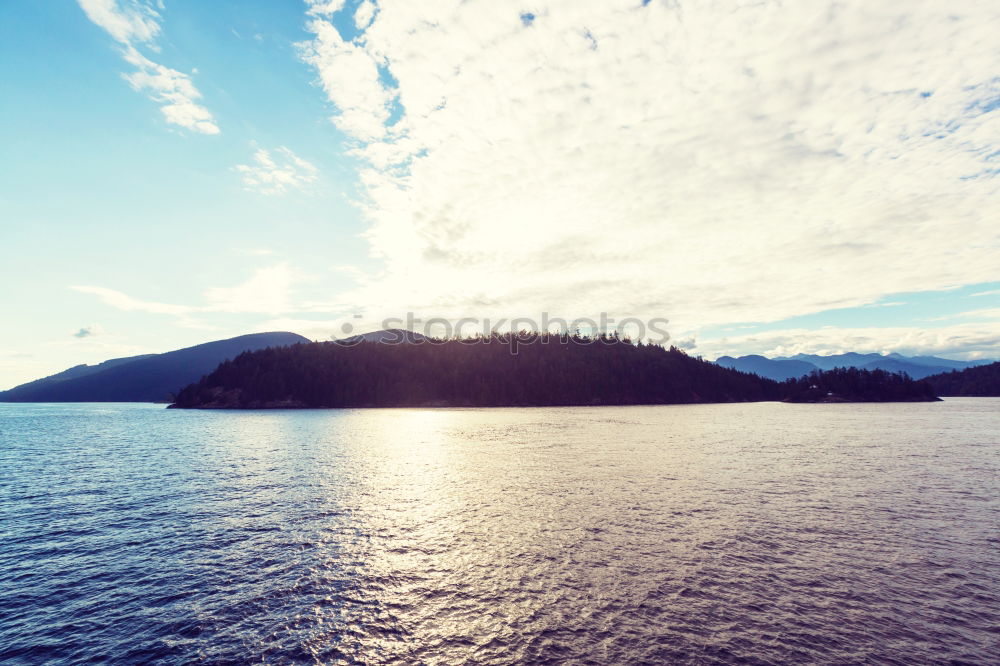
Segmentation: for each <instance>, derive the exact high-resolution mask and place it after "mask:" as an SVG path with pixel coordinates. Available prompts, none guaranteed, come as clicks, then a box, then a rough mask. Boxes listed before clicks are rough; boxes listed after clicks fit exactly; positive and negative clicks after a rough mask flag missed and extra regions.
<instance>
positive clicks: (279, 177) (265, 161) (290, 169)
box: [235, 146, 317, 195]
mask: <svg viewBox="0 0 1000 666" xmlns="http://www.w3.org/2000/svg"><path fill="white" fill-rule="evenodd" d="M253 161H254V164H238V165H236V167H235V169H236V171H238V172H239V173H241V174H243V186H244V187H245V188H246V189H247V190H251V191H255V192H260V193H261V194H267V195H275V194H284V193H285V192H286V191H288V189H289V188H296V189H303V188H305V187H306V186H308V185H309V184H310V183H314V182H316V171H317V170H316V167H315V166H314V165H313V164H311V163H309V162H307V161H305V160H304V159H302V158H300V157H298V156H297V155H296V154H295V153H293V152H292V151H291V150H290V149H288V148H286V147H284V146H279V147H278V149H277V150H276V151H275V154H272V153H271V152H270V151H268V150H265V149H263V148H259V149H258V150H257V151H256V152H255V153H254V155H253Z"/></svg>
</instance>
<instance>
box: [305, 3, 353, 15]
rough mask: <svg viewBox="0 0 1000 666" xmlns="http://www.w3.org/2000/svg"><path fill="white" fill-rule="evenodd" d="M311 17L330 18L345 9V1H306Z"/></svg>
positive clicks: (307, 11) (307, 10)
mask: <svg viewBox="0 0 1000 666" xmlns="http://www.w3.org/2000/svg"><path fill="white" fill-rule="evenodd" d="M306 5H307V8H306V13H307V14H309V15H310V16H330V15H332V14H334V13H335V12H339V11H340V10H341V9H343V8H344V0H306Z"/></svg>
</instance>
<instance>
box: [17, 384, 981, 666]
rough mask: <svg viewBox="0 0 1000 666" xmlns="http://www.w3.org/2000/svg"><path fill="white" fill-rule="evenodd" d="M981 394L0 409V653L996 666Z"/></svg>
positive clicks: (119, 658) (261, 659)
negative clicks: (927, 398) (580, 404)
mask: <svg viewBox="0 0 1000 666" xmlns="http://www.w3.org/2000/svg"><path fill="white" fill-rule="evenodd" d="M998 479H1000V400H996V399H987V398H981V399H952V400H947V401H945V402H942V403H916V404H884V405H786V404H780V403H757V404H741V405H697V406H662V407H635V408H631V407H624V408H623V407H595V408H559V409H549V408H540V409H434V410H430V409H428V410H420V409H412V410H411V409H400V410H329V411H272V412H203V411H178V410H166V409H163V407H162V406H160V405H137V404H64V405H43V404H36V405H14V404H0V662H3V663H12V664H19V663H24V664H40V663H58V664H83V663H122V664H140V663H141V664H191V663H205V664H246V663H268V664H300V663H301V664H310V663H360V664H388V663H393V664H407V665H409V664H524V663H553V664H554V663H572V664H640V663H665V664H673V663H679V664H684V663H691V664H736V663H739V664H778V663H782V664H788V663H820V664H854V663H880V664H881V663H886V664H921V663H953V664H958V663H969V664H987V663H994V664H995V663H1000V632H998V626H1000V489H998V483H1000V482H998Z"/></svg>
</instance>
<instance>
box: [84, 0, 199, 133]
mask: <svg viewBox="0 0 1000 666" xmlns="http://www.w3.org/2000/svg"><path fill="white" fill-rule="evenodd" d="M77 1H78V2H79V4H80V7H81V8H83V11H84V13H86V15H87V18H89V19H90V20H91V21H92V22H93V23H95V24H96V25H98V26H99V27H101V28H103V29H104V30H105V31H106V32H107V33H108V34H109V35H111V37H113V38H114V39H115V41H117V42H119V43H120V44H121V45H122V57H123V58H124V59H125V61H126V62H128V63H129V64H130V65H133V66H135V68H136V71H135V72H133V73H131V74H125V75H123V76H124V78H125V80H126V81H128V82H129V84H130V85H131V86H132V88H133V89H134V90H136V91H138V92H143V93H145V94H146V96H147V97H149V99H151V100H153V101H154V102H156V103H158V104H160V111H161V112H162V113H163V116H164V119H165V120H166V121H167V122H168V123H170V124H173V125H178V126H180V127H184V128H186V129H189V130H191V131H193V132H200V133H201V134H218V133H219V127H218V125H216V123H215V119H214V117H213V116H212V113H211V112H210V111H209V110H208V109H206V108H205V107H204V106H202V105H201V104H199V103H198V101H197V100H199V99H201V93H200V92H199V91H198V89H197V88H196V87H195V85H194V83H192V81H191V76H190V75H188V74H185V73H184V72H179V71H177V70H176V69H171V68H169V67H165V66H163V65H161V64H159V63H156V62H153V61H152V60H150V59H149V58H147V57H146V56H144V55H142V54H141V53H140V52H139V47H140V46H143V45H145V46H147V47H148V48H150V49H152V50H154V51H155V50H158V49H157V47H156V45H155V43H154V39H155V38H156V37H157V36H158V35H159V33H160V15H159V13H157V11H156V10H155V9H153V7H152V6H150V4H148V3H146V2H141V1H140V0H77Z"/></svg>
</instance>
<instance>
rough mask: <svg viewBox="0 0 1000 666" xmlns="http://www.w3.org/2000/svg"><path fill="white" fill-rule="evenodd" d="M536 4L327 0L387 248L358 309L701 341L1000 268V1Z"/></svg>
mask: <svg viewBox="0 0 1000 666" xmlns="http://www.w3.org/2000/svg"><path fill="white" fill-rule="evenodd" d="M338 7H339V3H338ZM530 9H531V14H533V15H534V19H533V20H532V21H530V26H525V25H524V21H523V20H522V18H521V14H522V13H524V11H525V8H524V6H523V5H522V4H519V3H514V2H507V1H503V0H498V1H497V2H491V3H454V2H443V1H442V2H428V3H412V2H403V1H401V0H396V1H391V0H384V1H382V2H380V3H379V8H378V13H377V14H376V15H375V16H374V18H373V20H372V21H371V23H370V25H369V26H368V27H367V29H366V30H365V31H364V32H363V33H362V34H361V36H359V37H357V38H356V39H353V40H350V41H348V40H345V39H344V38H343V36H342V35H341V34H340V33H339V32H338V31H337V29H336V27H335V26H334V25H333V24H332V23H331V22H330V21H327V20H325V19H324V18H322V16H328V15H329V12H327V11H326V10H323V11H322V12H321V11H320V10H318V9H316V5H313V8H312V9H311V10H310V11H311V15H310V18H309V19H308V23H307V28H308V29H309V30H310V31H311V32H312V33H313V35H314V37H313V39H312V40H311V41H309V42H308V43H306V44H304V45H302V47H301V55H302V57H303V59H304V60H305V61H306V62H307V63H308V64H309V65H311V66H312V67H314V68H315V70H316V72H317V73H318V75H319V78H320V81H321V83H322V87H323V90H324V92H325V94H326V96H327V98H328V100H329V101H330V102H331V103H332V104H333V105H334V106H335V107H336V108H337V110H338V111H339V114H338V115H337V116H335V117H334V122H335V123H336V124H337V126H338V127H339V128H340V129H341V130H342V131H344V132H345V133H347V134H348V135H349V136H350V137H351V138H353V139H354V140H355V141H356V142H357V144H356V145H357V147H356V149H355V152H354V154H355V155H356V156H357V157H359V158H360V159H362V160H363V161H366V163H367V167H366V168H364V169H363V170H362V172H361V175H360V181H361V185H362V187H363V189H364V197H363V198H362V200H361V202H360V203H361V205H362V207H363V211H364V213H365V216H366V219H367V222H368V231H367V234H366V237H367V239H368V241H369V242H370V244H371V248H372V251H373V253H374V254H375V255H376V256H378V257H380V258H381V259H382V260H383V262H384V271H382V273H381V274H380V275H379V276H378V277H376V278H373V279H370V280H369V281H367V283H366V284H364V285H362V286H360V287H359V288H358V289H357V290H356V291H354V292H352V293H351V294H350V295H349V296H350V298H352V299H353V300H355V301H356V302H358V303H364V304H376V303H377V304H379V305H380V307H382V308H384V309H385V310H386V311H389V312H391V313H394V314H396V313H398V312H402V311H406V310H411V309H412V310H424V311H426V312H428V313H429V314H433V315H442V316H453V317H457V316H463V315H466V314H469V315H475V316H488V315H491V314H496V315H500V316H515V315H525V316H532V315H535V314H536V313H538V312H540V311H543V310H546V311H549V312H552V313H553V314H561V315H563V316H570V317H575V316H587V315H591V316H592V315H593V314H594V313H596V312H599V311H608V312H610V313H612V314H613V315H616V316H624V315H635V316H646V317H649V316H665V317H669V318H670V319H671V320H672V321H673V322H675V325H676V326H677V328H678V330H689V331H695V330H697V329H699V328H701V327H705V326H709V325H716V324H724V323H727V322H732V321H778V320H781V319H784V318H787V317H791V316H795V315H800V314H805V313H809V312H818V311H822V310H827V309H831V308H837V307H848V306H858V305H865V304H870V303H875V302H877V301H878V300H879V299H881V298H883V297H885V296H886V295H888V294H894V293H903V292H915V291H924V290H933V289H942V288H946V287H953V286H956V285H961V284H970V283H978V282H989V281H996V280H998V279H1000V264H998V263H997V261H996V257H997V255H998V252H1000V242H998V237H997V234H996V228H997V222H998V219H997V216H996V212H995V211H996V210H998V209H1000V194H998V191H1000V190H998V188H997V182H998V181H997V180H996V178H990V177H976V178H969V176H970V175H974V174H980V173H981V172H982V171H983V169H984V165H985V164H986V163H987V160H988V159H989V156H990V155H995V154H996V152H997V151H998V150H1000V138H998V137H1000V134H998V133H997V132H996V123H997V120H998V119H1000V109H998V107H997V104H996V103H995V102H996V100H997V99H1000V78H997V75H996V71H997V67H996V66H997V58H996V51H995V34H994V32H995V26H996V25H997V23H998V22H1000V6H996V5H990V4H989V3H980V2H973V1H971V0H970V1H965V0H957V1H956V2H953V3H948V4H947V5H936V4H934V3H919V4H913V3H909V4H906V3H904V4H899V5H891V6H886V5H885V4H880V3H874V4H873V3H871V2H865V1H862V0H848V1H846V2H829V3H791V4H789V3H779V2H768V1H765V2H758V3H752V4H740V5H736V6H733V7H731V8H729V7H727V8H723V7H722V6H720V5H719V4H717V3H693V4H692V3H683V4H682V3H669V2H661V1H659V0H654V1H653V2H650V3H648V4H645V3H640V2H638V1H633V0H629V1H627V2H625V1H622V2H590V3H584V2H579V1H578V0H558V1H551V2H544V1H543V2H540V3H539V2H536V3H533V4H532V5H531V8H530ZM363 11H368V10H367V9H365V10H363ZM354 18H355V20H356V22H357V23H358V24H359V25H361V24H364V23H365V21H366V20H367V17H366V16H364V15H362V16H360V17H359V16H357V13H356V14H355V17H354ZM380 70H382V71H380ZM397 103H398V108H399V109H401V111H400V113H401V115H400V116H399V117H398V119H397V118H395V117H393V115H394V114H393V112H392V111H391V110H392V109H393V108H395V106H394V105H396V104H397Z"/></svg>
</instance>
